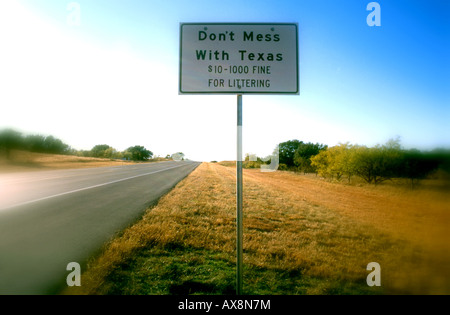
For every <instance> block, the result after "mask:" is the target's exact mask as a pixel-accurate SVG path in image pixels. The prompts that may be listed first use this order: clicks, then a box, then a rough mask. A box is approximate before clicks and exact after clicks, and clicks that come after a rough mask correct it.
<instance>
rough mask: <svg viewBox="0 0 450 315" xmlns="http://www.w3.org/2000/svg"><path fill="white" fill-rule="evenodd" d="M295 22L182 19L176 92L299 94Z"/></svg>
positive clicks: (296, 26) (296, 29)
mask: <svg viewBox="0 0 450 315" xmlns="http://www.w3.org/2000/svg"><path fill="white" fill-rule="evenodd" d="M298 60H299V59H298V25H297V24H295V23H247V24H245V23H244V24H238V23H181V26H180V75H179V93H180V94H203V93H206V94H216V93H219V94H299V73H298V71H299V69H298V68H299V64H298Z"/></svg>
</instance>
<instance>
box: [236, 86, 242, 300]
mask: <svg viewBox="0 0 450 315" xmlns="http://www.w3.org/2000/svg"><path fill="white" fill-rule="evenodd" d="M242 186H243V180H242V95H240V94H239V95H238V96H237V157H236V230H237V231H236V256H237V261H236V294H237V295H240V294H242V259H243V246H242V242H243V231H242V230H243V223H242V219H243V218H242V217H243V211H242V200H243V199H242Z"/></svg>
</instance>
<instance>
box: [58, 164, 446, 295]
mask: <svg viewBox="0 0 450 315" xmlns="http://www.w3.org/2000/svg"><path fill="white" fill-rule="evenodd" d="M235 180H236V178H235V168H233V167H226V166H223V165H220V164H217V163H203V164H201V165H200V166H199V167H198V168H197V169H196V170H195V171H194V172H192V173H191V174H190V175H189V176H188V177H187V178H186V179H184V180H183V181H182V182H180V183H179V184H178V185H177V186H176V187H175V188H174V189H173V190H172V191H171V192H170V193H168V194H167V195H165V196H164V197H162V198H161V199H160V201H159V203H158V204H157V205H156V206H155V207H153V208H151V209H149V210H148V211H147V213H146V214H145V215H144V217H143V219H142V220H141V221H140V222H138V223H137V224H135V225H133V226H132V227H130V228H128V229H127V230H125V231H124V232H123V233H122V235H121V236H120V237H118V238H116V239H114V240H113V241H111V242H110V243H109V244H107V245H106V246H105V248H104V250H103V251H102V254H101V255H99V256H98V257H96V258H95V259H92V260H91V261H90V262H89V264H88V269H87V270H86V271H85V273H84V274H83V275H82V278H81V282H82V285H81V287H73V288H68V289H67V290H66V291H65V292H63V293H64V294H136V295H137V294H234V292H235V261H236V258H235V257H236V253H235V244H236V236H235V235H236V222H235V212H236V209H235ZM449 201H450V200H449V197H448V194H447V192H446V191H441V190H440V189H438V188H436V189H435V188H430V187H428V186H426V187H424V188H421V189H418V190H415V191H411V190H408V189H406V188H402V187H395V186H389V185H385V186H383V185H380V186H378V187H373V186H367V185H345V184H341V183H330V182H326V181H323V180H321V179H320V178H318V177H315V176H305V175H299V174H293V173H289V172H279V171H278V172H274V173H262V172H259V171H258V170H244V288H243V291H244V293H245V294H257V295H259V294H398V293H400V294H431V293H437V294H449V293H450V284H449V281H448V279H449V275H450V270H449V266H450V264H449V262H450V257H449V253H450V251H449V242H448V239H449V232H448V231H447V228H448V226H449V225H448V224H449V223H450V213H449V211H450V210H449ZM370 262H378V263H379V264H380V266H381V286H380V287H369V286H368V285H367V283H366V277H367V275H368V274H369V272H370V271H367V270H366V268H367V265H368V263H370Z"/></svg>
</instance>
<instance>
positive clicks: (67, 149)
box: [0, 129, 153, 161]
mask: <svg viewBox="0 0 450 315" xmlns="http://www.w3.org/2000/svg"><path fill="white" fill-rule="evenodd" d="M12 150H23V151H29V152H36V153H47V154H64V155H77V156H83V157H96V158H109V159H125V160H132V161H146V160H149V159H151V158H152V157H153V152H152V151H150V150H148V149H146V148H145V147H143V146H140V145H136V146H132V147H129V148H127V149H126V150H124V151H118V150H116V149H114V148H113V147H111V146H109V145H106V144H100V145H96V146H94V147H93V148H92V149H91V150H75V149H73V148H72V147H71V146H69V145H68V144H66V143H64V142H63V141H62V140H60V139H58V138H55V137H54V136H43V135H39V134H34V135H23V134H22V133H21V132H18V131H16V130H13V129H3V130H1V131H0V152H3V153H4V155H5V156H6V158H7V159H10V155H11V151H12Z"/></svg>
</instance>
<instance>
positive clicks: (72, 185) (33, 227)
mask: <svg viewBox="0 0 450 315" xmlns="http://www.w3.org/2000/svg"><path fill="white" fill-rule="evenodd" d="M198 165H199V163H197V162H189V161H182V162H181V161H180V162H161V163H145V164H137V165H128V166H119V167H117V166H115V167H102V168H91V169H80V170H58V171H39V172H30V173H17V174H0V294H14V295H17V294H27V295H28V294H56V293H58V292H59V291H60V290H61V289H62V288H63V287H64V286H65V285H66V277H67V276H68V275H69V273H70V272H71V271H67V270H66V268H67V265H68V264H69V263H71V262H77V263H79V264H80V265H81V269H82V271H83V268H84V267H85V266H86V262H87V260H88V259H89V258H90V257H91V256H92V255H93V254H95V253H97V252H98V251H99V250H100V249H101V247H102V246H103V245H104V244H105V243H106V242H107V241H109V240H110V239H112V238H113V237H114V236H115V235H117V233H120V231H122V230H123V229H124V228H126V227H127V226H129V225H131V224H132V223H134V222H136V221H137V220H138V219H139V218H140V217H141V216H142V215H143V213H144V212H145V210H146V209H147V208H148V206H150V205H152V204H154V203H155V202H156V201H157V200H158V199H159V198H160V197H161V196H162V195H164V194H165V193H167V192H168V191H170V189H172V188H173V187H174V186H175V185H176V184H177V183H178V182H179V181H180V180H182V179H183V178H184V177H186V176H187V175H188V174H189V173H191V172H192V171H193V170H194V169H195V168H196V167H197V166H198Z"/></svg>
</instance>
